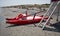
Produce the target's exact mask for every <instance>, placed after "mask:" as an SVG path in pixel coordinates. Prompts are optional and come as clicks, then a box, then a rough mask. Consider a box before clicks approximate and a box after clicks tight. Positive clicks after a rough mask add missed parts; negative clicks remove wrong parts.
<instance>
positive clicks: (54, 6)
mask: <svg viewBox="0 0 60 36" xmlns="http://www.w3.org/2000/svg"><path fill="white" fill-rule="evenodd" d="M59 3H60V1H58V2H52V3H51V5H50V7H49V9H48V10H47V12H46V13H45V14H44V16H43V18H42V20H41V21H40V24H42V21H43V20H44V17H45V16H47V14H48V13H49V12H50V13H49V15H48V19H47V20H46V22H45V23H44V24H43V25H42V29H44V27H45V26H46V24H47V23H48V22H49V20H50V18H51V16H52V15H53V13H54V11H55V9H56V8H57V6H58V4H59ZM40 24H39V25H40Z"/></svg>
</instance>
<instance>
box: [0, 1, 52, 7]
mask: <svg viewBox="0 0 60 36" xmlns="http://www.w3.org/2000/svg"><path fill="white" fill-rule="evenodd" d="M50 1H51V0H0V7H4V6H13V5H25V4H46V3H48V4H50Z"/></svg>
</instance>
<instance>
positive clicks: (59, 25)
mask: <svg viewBox="0 0 60 36" xmlns="http://www.w3.org/2000/svg"><path fill="white" fill-rule="evenodd" d="M25 25H27V24H25ZM25 25H10V26H7V27H6V28H8V27H16V26H25ZM28 25H29V24H28ZM50 26H51V27H54V28H56V29H54V28H49V27H45V29H44V30H45V31H53V32H59V33H60V22H57V23H54V24H52V25H50ZM28 27H29V26H28ZM30 27H31V26H30ZM33 27H34V26H33Z"/></svg>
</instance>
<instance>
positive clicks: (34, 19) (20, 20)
mask: <svg viewBox="0 0 60 36" xmlns="http://www.w3.org/2000/svg"><path fill="white" fill-rule="evenodd" d="M42 18H43V16H36V15H34V16H28V15H27V13H26V14H19V15H18V16H17V17H15V18H6V23H9V24H14V25H17V24H18V25H23V24H34V23H39V22H40V21H41V19H42ZM45 19H48V17H45Z"/></svg>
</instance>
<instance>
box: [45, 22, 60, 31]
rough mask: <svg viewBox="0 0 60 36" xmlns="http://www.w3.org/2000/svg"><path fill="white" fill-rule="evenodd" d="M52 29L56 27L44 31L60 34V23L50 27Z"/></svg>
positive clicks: (46, 28)
mask: <svg viewBox="0 0 60 36" xmlns="http://www.w3.org/2000/svg"><path fill="white" fill-rule="evenodd" d="M50 26H51V27H54V28H56V29H54V28H48V27H45V29H44V30H46V31H53V32H60V22H57V23H54V24H52V25H50Z"/></svg>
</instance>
